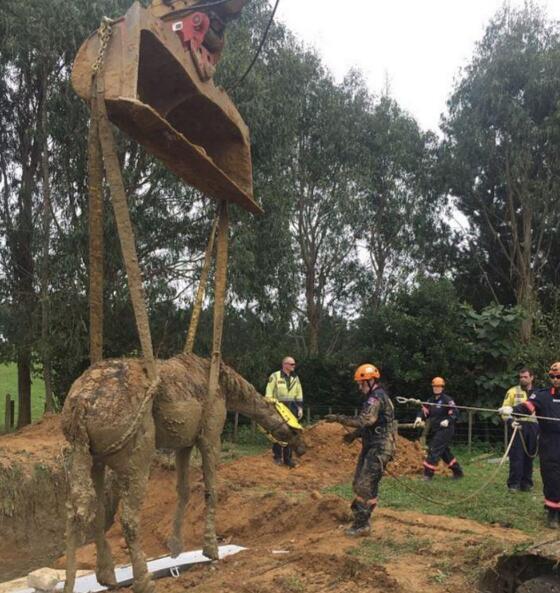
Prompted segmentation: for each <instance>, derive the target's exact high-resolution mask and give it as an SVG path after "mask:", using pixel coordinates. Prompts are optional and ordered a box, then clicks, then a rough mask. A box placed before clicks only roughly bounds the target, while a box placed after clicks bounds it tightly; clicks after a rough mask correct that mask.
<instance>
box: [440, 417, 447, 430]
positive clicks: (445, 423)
mask: <svg viewBox="0 0 560 593" xmlns="http://www.w3.org/2000/svg"><path fill="white" fill-rule="evenodd" d="M439 425H440V426H441V427H442V428H447V427H448V426H449V420H448V419H447V418H446V419H445V420H442V421H441V422H440V423H439Z"/></svg>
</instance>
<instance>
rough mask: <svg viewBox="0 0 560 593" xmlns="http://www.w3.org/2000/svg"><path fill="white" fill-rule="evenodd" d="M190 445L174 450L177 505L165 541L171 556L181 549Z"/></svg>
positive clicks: (186, 500) (187, 494) (187, 488)
mask: <svg viewBox="0 0 560 593" xmlns="http://www.w3.org/2000/svg"><path fill="white" fill-rule="evenodd" d="M191 453H192V447H186V448H184V449H178V450H177V451H175V471H176V472H177V507H176V508H175V517H174V519H173V531H172V533H171V537H170V538H169V541H168V542H167V547H168V548H169V551H170V552H171V555H172V556H178V555H179V554H180V553H181V552H182V551H183V535H182V528H183V520H184V517H185V508H186V506H187V502H188V500H189V462H190V458H191Z"/></svg>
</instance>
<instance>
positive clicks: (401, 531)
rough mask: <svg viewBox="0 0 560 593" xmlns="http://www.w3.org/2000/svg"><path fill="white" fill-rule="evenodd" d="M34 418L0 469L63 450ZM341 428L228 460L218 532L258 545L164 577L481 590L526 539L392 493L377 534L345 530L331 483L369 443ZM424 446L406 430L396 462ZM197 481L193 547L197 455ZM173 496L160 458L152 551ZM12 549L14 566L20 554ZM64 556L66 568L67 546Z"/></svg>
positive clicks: (414, 457)
mask: <svg viewBox="0 0 560 593" xmlns="http://www.w3.org/2000/svg"><path fill="white" fill-rule="evenodd" d="M35 426H36V427H37V428H35V427H31V428H29V429H27V430H26V431H22V432H21V433H19V436H17V435H11V436H8V437H3V438H1V439H0V472H1V471H2V469H1V468H2V467H7V466H9V465H10V464H13V463H14V460H18V463H22V460H23V459H26V458H27V457H28V456H29V455H31V456H32V457H33V458H34V456H37V458H41V459H43V462H45V463H47V462H48V459H47V458H48V456H49V455H50V454H51V453H54V454H57V452H59V451H60V448H61V446H62V445H63V440H62V437H61V435H60V431H57V428H56V423H55V422H54V421H52V420H50V419H49V420H48V421H46V424H45V422H43V423H42V424H40V425H38V426H37V425H35ZM35 430H36V431H37V435H36V434H35V433H34V431H35ZM343 434H344V430H343V429H342V427H340V426H339V425H334V424H325V423H319V424H316V425H315V426H314V427H312V428H311V429H310V430H309V431H308V436H307V439H306V440H307V441H308V443H309V445H310V448H309V451H308V453H307V454H306V455H305V457H303V458H301V460H300V465H299V466H298V467H297V468H295V469H292V470H290V469H288V468H287V467H279V466H276V465H274V464H273V463H272V456H271V454H270V453H268V452H267V453H263V454H262V455H257V456H253V457H242V458H239V459H236V460H234V461H232V462H229V463H224V464H222V466H221V467H220V470H219V472H218V486H219V500H220V503H219V510H218V515H217V528H218V533H219V536H220V539H221V541H222V543H230V542H231V543H235V544H238V545H242V546H245V547H247V548H248V549H247V550H246V551H244V552H241V553H240V554H237V555H236V556H233V557H230V558H228V559H226V560H224V561H221V562H219V563H212V564H208V565H201V566H196V567H193V568H192V569H190V570H189V571H188V572H186V573H183V574H182V575H180V576H179V577H178V578H177V579H160V580H158V581H157V590H158V591H160V592H162V593H163V592H164V591H165V592H169V593H179V592H181V593H182V592H183V591H185V590H189V591H192V592H195V593H229V592H230V591H231V592H232V593H233V592H234V591H235V592H241V593H272V592H275V593H276V592H280V593H315V592H326V591H328V592H334V593H346V592H348V593H350V591H352V592H354V591H356V590H359V591H365V592H381V591H384V592H387V591H390V592H400V591H402V592H403V593H405V592H407V593H408V592H410V591H414V592H417V593H424V592H426V593H428V591H429V592H430V593H438V592H444V591H453V592H455V593H463V592H464V593H467V592H469V593H471V592H472V591H473V590H476V587H475V580H476V577H477V574H478V572H479V570H480V569H482V568H484V567H485V566H486V565H487V563H488V562H489V560H490V559H491V558H493V557H494V556H495V554H496V553H497V552H499V551H501V550H503V549H505V548H506V547H508V546H509V545H511V544H515V543H519V542H522V541H525V540H526V539H527V536H526V535H525V534H523V533H521V532H518V531H515V530H512V529H506V528H501V527H495V526H489V525H484V524H480V523H476V522H474V521H469V520H463V519H456V518H451V517H440V516H431V515H424V514H421V513H415V512H412V511H408V512H404V511H395V510H391V509H387V508H384V507H383V501H382V500H381V503H380V508H378V509H377V510H376V511H375V515H374V521H373V533H372V537H371V538H364V539H361V540H357V541H356V540H352V539H349V538H348V537H346V536H345V535H344V528H345V527H346V525H347V522H348V521H349V519H350V514H349V503H348V501H346V500H343V499H341V498H339V497H337V496H335V495H332V494H326V493H325V489H327V488H328V487H330V486H334V485H336V484H339V483H342V482H348V481H350V480H351V478H352V473H353V469H354V463H355V458H356V456H357V454H358V451H359V445H358V444H357V443H355V444H354V445H352V446H347V445H344V444H343V443H342V441H341V437H342V435H343ZM38 435H40V438H39V436H38ZM422 456H423V454H422V450H421V448H420V446H419V445H418V444H417V443H412V442H410V441H407V440H405V439H402V438H399V442H398V454H397V458H396V459H395V461H394V462H393V463H392V465H391V471H392V472H393V473H395V474H397V475H404V474H414V473H420V471H421V464H422ZM0 477H1V475H0ZM191 486H192V490H191V499H190V503H189V507H188V510H187V518H186V521H185V529H184V538H185V549H197V548H200V547H201V544H202V528H203V520H202V518H203V516H204V504H203V485H202V476H201V473H200V470H199V468H198V467H196V464H195V467H193V468H192V469H191ZM174 505H175V475H174V472H173V470H172V468H171V467H170V464H169V463H165V461H163V462H162V460H161V458H160V461H159V462H158V463H156V464H155V465H154V468H153V471H152V475H151V479H150V483H149V492H148V495H147V497H146V501H145V503H144V507H143V511H142V545H143V548H144V551H145V552H146V554H147V556H148V557H156V556H161V555H164V554H166V553H167V548H166V539H167V536H168V534H169V533H170V526H171V521H172V516H173V510H174ZM36 537H37V538H38V539H39V540H40V539H41V538H42V537H43V535H42V533H41V532H37V533H36ZM45 537H49V535H48V534H45ZM108 537H109V541H110V544H111V547H112V550H113V553H114V556H115V559H116V561H117V563H127V562H128V555H127V551H126V549H125V545H124V539H123V537H122V533H121V529H120V524H119V523H118V522H116V523H115V524H114V525H113V526H112V527H111V529H110V530H109V532H108ZM0 553H1V550H0ZM22 553H23V554H25V553H27V550H25V549H19V550H18V554H19V555H21V554H22ZM12 556H13V557H12V558H11V561H12V562H13V563H14V566H13V567H15V565H16V564H17V562H18V561H17V558H16V556H17V555H16V554H13V555H12ZM78 558H79V568H81V569H91V568H93V567H94V565H95V549H94V547H93V545H92V544H89V545H86V546H84V547H82V548H81V549H80V550H79V554H78ZM54 564H55V566H56V567H57V568H62V567H63V566H64V558H63V557H62V558H60V559H59V560H58V561H57V562H55V563H54ZM13 567H12V568H13ZM12 572H14V571H12ZM0 576H1V575H0ZM123 591H128V589H123Z"/></svg>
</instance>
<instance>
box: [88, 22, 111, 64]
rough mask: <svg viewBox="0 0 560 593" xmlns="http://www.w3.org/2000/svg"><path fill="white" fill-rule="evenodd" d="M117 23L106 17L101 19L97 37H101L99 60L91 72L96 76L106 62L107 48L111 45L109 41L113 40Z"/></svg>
mask: <svg viewBox="0 0 560 593" xmlns="http://www.w3.org/2000/svg"><path fill="white" fill-rule="evenodd" d="M115 23H116V21H114V20H113V19H110V18H109V17H107V16H104V17H103V18H102V19H101V25H100V27H99V29H97V35H98V37H99V51H98V52H97V59H96V60H95V62H94V63H93V65H92V67H91V70H92V72H93V74H94V75H95V74H97V72H99V68H100V67H101V65H102V64H103V61H104V60H105V52H106V51H107V46H108V45H109V41H110V40H111V35H112V34H113V25H114V24H115Z"/></svg>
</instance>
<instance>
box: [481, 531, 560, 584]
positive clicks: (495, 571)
mask: <svg viewBox="0 0 560 593" xmlns="http://www.w3.org/2000/svg"><path fill="white" fill-rule="evenodd" d="M549 543H550V542H548V543H545V544H544V545H543V544H541V545H540V546H533V547H531V548H529V549H528V550H527V551H525V552H520V553H518V554H504V555H502V556H500V557H499V558H498V559H497V561H496V562H495V563H494V564H493V565H492V566H491V567H490V568H489V569H487V570H486V571H485V573H484V574H483V576H482V578H481V580H480V585H479V591H480V593H560V571H559V566H558V563H559V562H560V556H559V557H555V556H554V550H551V549H548V550H546V549H543V548H546V547H548V546H549ZM559 543H560V542H559V541H555V542H552V544H553V545H554V547H558V544H559Z"/></svg>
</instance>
